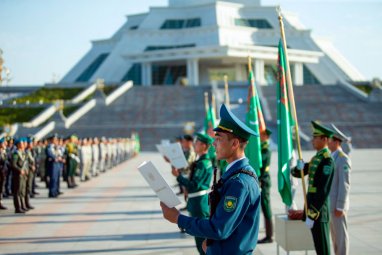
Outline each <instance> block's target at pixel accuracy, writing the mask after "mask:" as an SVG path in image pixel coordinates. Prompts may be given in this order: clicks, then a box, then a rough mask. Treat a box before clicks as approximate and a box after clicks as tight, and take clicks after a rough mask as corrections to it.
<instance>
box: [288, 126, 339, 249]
mask: <svg viewBox="0 0 382 255" xmlns="http://www.w3.org/2000/svg"><path fill="white" fill-rule="evenodd" d="M312 126H313V140H312V145H313V148H314V149H315V150H316V151H317V153H316V155H314V157H313V158H312V159H311V160H310V162H309V163H307V164H305V163H304V162H303V161H302V160H298V162H297V167H296V168H294V169H292V175H293V176H295V177H297V178H300V177H301V174H300V171H301V170H303V171H304V175H309V179H308V180H309V185H308V193H307V195H306V199H307V208H308V212H307V215H306V217H305V224H306V226H307V227H308V228H309V229H310V230H311V232H312V236H313V241H314V247H315V249H316V253H317V254H318V255H327V254H330V240H329V222H330V213H329V209H330V208H329V193H330V188H331V184H332V181H333V175H334V161H333V158H332V157H331V154H330V151H329V149H328V141H329V138H330V137H332V136H333V131H332V130H331V129H329V128H327V127H325V126H323V125H321V124H320V123H319V122H316V121H312ZM304 216H305V215H304Z"/></svg>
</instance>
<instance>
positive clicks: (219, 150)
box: [213, 132, 234, 160]
mask: <svg viewBox="0 0 382 255" xmlns="http://www.w3.org/2000/svg"><path fill="white" fill-rule="evenodd" d="M233 141H234V139H230V137H229V135H228V134H227V133H224V132H216V134H215V141H214V143H213V146H214V147H215V150H216V158H217V159H219V160H221V159H227V158H228V157H230V156H231V155H232V153H233V147H232V145H233Z"/></svg>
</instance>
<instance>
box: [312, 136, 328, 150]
mask: <svg viewBox="0 0 382 255" xmlns="http://www.w3.org/2000/svg"><path fill="white" fill-rule="evenodd" d="M327 141H328V138H326V137H324V136H313V139H312V145H313V148H314V149H315V150H317V151H319V150H322V149H323V148H324V147H325V146H326V145H327Z"/></svg>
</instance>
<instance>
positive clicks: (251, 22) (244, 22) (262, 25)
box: [235, 19, 273, 29]
mask: <svg viewBox="0 0 382 255" xmlns="http://www.w3.org/2000/svg"><path fill="white" fill-rule="evenodd" d="M235 25H236V26H242V27H255V28H259V29H270V28H273V27H272V26H271V24H269V22H268V21H267V20H265V19H235Z"/></svg>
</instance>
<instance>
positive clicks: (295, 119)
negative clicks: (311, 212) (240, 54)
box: [277, 6, 308, 215]
mask: <svg viewBox="0 0 382 255" xmlns="http://www.w3.org/2000/svg"><path fill="white" fill-rule="evenodd" d="M277 11H278V16H279V23H280V32H281V39H282V41H283V49H284V52H285V62H286V65H287V70H286V71H287V86H288V92H289V93H288V97H289V102H290V104H291V107H292V116H293V119H294V121H295V134H296V143H297V152H298V158H299V159H300V160H301V159H302V151H301V142H300V135H299V130H298V121H297V111H296V104H295V101H294V93H293V85H292V76H291V73H290V66H289V58H288V47H287V44H286V39H285V31H284V22H283V17H282V15H281V8H280V6H279V7H278V9H277ZM300 174H301V183H302V191H303V193H304V202H305V206H304V208H305V215H308V214H307V213H308V203H307V201H306V185H305V179H304V170H303V169H302V170H301V171H300Z"/></svg>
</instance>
